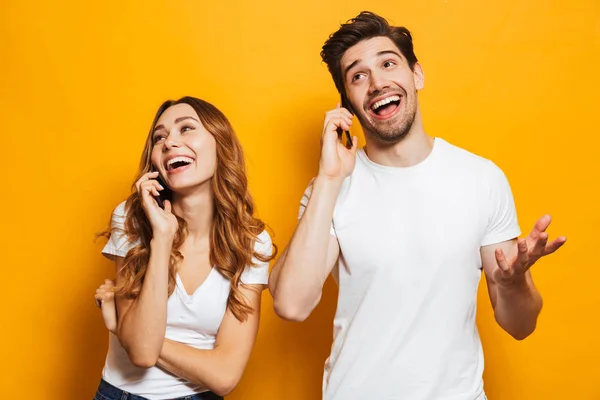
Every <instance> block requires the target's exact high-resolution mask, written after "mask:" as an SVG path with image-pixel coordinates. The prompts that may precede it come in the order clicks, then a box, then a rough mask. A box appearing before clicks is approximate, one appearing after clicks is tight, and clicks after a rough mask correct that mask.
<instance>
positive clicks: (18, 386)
mask: <svg viewBox="0 0 600 400" xmlns="http://www.w3.org/2000/svg"><path fill="white" fill-rule="evenodd" d="M362 9H370V10H372V11H375V12H378V13H380V14H382V15H383V16H386V17H387V18H388V19H390V20H391V21H393V22H395V23H396V24H398V25H406V26H407V27H408V28H409V29H411V30H412V32H413V34H414V38H415V46H416V53H417V56H418V57H419V59H420V61H421V63H422V65H423V67H424V70H425V73H426V86H425V90H423V91H422V92H421V94H420V101H421V106H422V110H423V115H424V120H425V126H426V130H427V131H428V132H429V133H430V134H431V135H434V136H441V137H444V138H445V139H447V140H448V141H450V142H452V143H454V144H456V145H458V146H461V147H464V148H466V149H468V150H470V151H473V152H475V153H478V154H480V155H482V156H484V157H486V158H490V159H492V160H494V161H495V162H496V163H497V164H498V165H499V166H500V167H501V168H503V170H504V171H505V173H506V174H507V176H508V178H509V180H510V182H511V185H512V188H513V191H514V194H515V198H516V203H517V210H518V213H519V219H520V223H521V226H522V229H523V231H524V232H528V231H529V229H530V227H531V226H532V224H533V223H534V222H535V220H536V219H537V217H539V216H541V215H542V214H543V213H551V214H552V215H553V217H554V218H555V221H554V223H553V225H552V227H551V234H552V236H555V235H558V234H564V235H567V236H568V238H569V241H568V243H567V245H566V247H565V248H564V249H562V250H561V251H560V252H559V253H558V254H556V255H555V256H553V257H549V258H548V259H546V260H543V261H542V262H540V263H539V264H538V265H536V266H535V267H534V268H533V275H534V278H535V282H536V284H537V285H538V287H539V289H540V291H541V293H542V295H543V296H544V300H545V306H544V310H543V312H542V315H541V318H540V321H539V325H538V330H537V331H536V332H535V334H534V335H533V336H532V337H530V338H529V339H527V340H526V341H524V342H516V341H514V340H512V339H511V338H510V337H509V336H508V335H507V334H505V333H503V332H502V331H501V330H500V329H499V328H498V327H497V326H496V324H495V322H494V320H493V315H492V313H491V309H490V305H489V300H488V299H487V294H486V292H485V290H484V288H483V286H482V288H481V289H482V290H480V297H479V300H480V301H479V305H480V307H479V316H478V321H479V326H480V331H481V335H482V338H483V342H484V349H485V355H486V370H485V376H484V378H485V387H486V390H487V393H488V397H489V398H490V399H491V400H520V399H523V400H525V399H527V400H534V399H540V400H541V399H545V400H547V399H557V400H558V399H560V400H563V399H564V400H567V399H568V400H570V399H577V400H587V399H600V378H599V376H600V364H599V363H598V359H599V358H600V345H599V336H600V335H599V330H598V327H599V326H600V322H599V320H600V312H599V311H598V309H599V306H600V294H599V290H598V282H599V281H600V272H599V267H600V265H599V264H600V263H599V262H598V256H597V251H598V244H597V235H598V233H597V229H598V225H599V222H600V218H599V217H598V213H599V212H598V206H599V205H600V203H599V201H598V195H599V193H598V189H599V184H598V182H599V181H600V172H599V171H600V161H599V160H598V159H599V158H600V156H599V151H598V145H599V144H600V143H599V140H598V135H599V133H600V132H599V126H600V110H599V104H600V101H599V100H600V96H599V94H598V92H599V91H600V85H599V84H600V79H599V78H598V76H599V74H600V3H599V2H598V0H573V1H558V0H550V1H549V0H521V1H515V0H505V1H495V2H488V1H479V0H463V1H456V0H419V1H404V0H402V1H399V0H393V1H378V2H377V1H368V2H367V1H357V0H349V1H346V0H336V1H322V0H320V1H315V0H307V1H302V2H297V4H290V3H288V2H285V1H273V0H266V1H257V2H250V1H191V0H183V1H164V2H158V1H153V2H149V1H114V0H111V1H96V2H88V1H72V0H69V1H63V2H60V3H55V2H41V1H40V2H37V3H36V2H31V1H22V0H21V1H16V0H4V1H2V2H1V3H0V57H1V62H0V91H1V94H0V125H1V129H0V132H1V135H2V141H1V143H2V157H1V159H2V160H1V164H2V182H1V183H0V201H1V205H0V212H1V216H0V223H1V225H2V229H1V235H2V236H1V240H0V257H1V260H2V261H1V262H2V272H3V275H4V279H3V285H2V286H3V287H2V289H1V290H0V304H1V307H2V313H1V318H2V322H1V323H2V328H1V332H2V336H1V340H2V342H1V343H2V349H1V354H2V359H1V362H0V365H1V366H0V369H1V371H0V380H1V382H0V397H1V398H2V399H13V398H20V399H21V398H36V399H58V398H64V399H91V398H92V397H93V393H94V390H95V387H96V385H97V383H98V381H99V379H100V374H101V369H102V366H103V360H104V357H105V354H106V348H107V333H106V331H105V329H104V327H103V324H102V322H101V317H100V314H99V312H98V309H97V308H96V307H95V306H94V301H93V298H92V296H93V293H94V290H95V288H96V287H97V286H98V285H99V284H100V283H101V281H102V279H103V278H105V277H108V276H112V275H113V274H114V271H113V266H112V264H111V263H110V262H108V261H106V260H104V259H103V258H102V257H101V256H100V254H99V252H100V249H101V247H102V245H103V242H96V243H94V242H93V237H94V233H95V232H97V231H99V230H101V229H103V228H104V227H105V224H106V223H107V221H108V219H109V216H110V213H111V210H112V208H113V207H114V206H115V205H116V204H118V203H119V202H120V201H121V200H123V199H124V198H125V197H126V196H127V195H128V193H129V187H130V184H131V183H132V179H133V177H134V175H135V172H136V168H137V163H138V159H139V156H140V154H141V151H142V145H143V143H144V139H145V136H146V132H147V130H148V128H149V124H150V123H151V120H152V117H153V115H154V112H155V110H156V108H157V107H158V105H159V104H160V103H161V102H162V101H163V100H165V99H167V98H178V97H180V96H182V95H187V94H189V95H193V96H197V97H201V98H204V99H207V100H209V101H211V102H212V103H213V104H215V105H216V106H217V107H219V108H220V109H221V110H222V111H223V112H224V113H225V114H226V115H227V116H228V117H229V118H230V120H231V121H232V123H233V125H234V127H235V128H236V130H237V132H238V134H239V137H240V139H241V141H242V144H243V146H244V148H245V151H246V154H247V158H248V165H249V176H250V182H251V189H252V191H253V194H254V197H255V199H256V202H257V204H258V209H259V212H260V216H261V217H262V218H263V219H264V220H265V221H266V222H267V223H268V224H269V225H270V226H271V227H272V228H273V229H274V230H275V232H276V236H275V241H276V243H278V244H279V245H280V246H281V247H282V248H283V247H284V246H285V245H286V244H287V241H288V240H289V238H290V236H291V234H292V232H293V229H294V226H295V223H296V222H295V217H296V213H297V207H298V201H299V199H300V197H301V194H302V192H303V190H304V188H305V186H306V184H307V183H308V181H309V179H310V178H311V177H312V176H313V175H314V174H315V173H316V170H317V162H318V154H319V135H320V132H321V126H322V118H323V115H324V112H325V111H326V110H328V109H330V108H333V107H334V106H335V103H336V100H337V94H336V92H335V89H334V85H333V83H332V81H331V79H330V76H329V74H328V72H327V69H326V67H325V66H324V65H322V64H321V62H320V57H319V51H320V47H321V45H322V44H323V42H324V40H325V39H326V38H327V36H328V35H329V34H330V33H331V32H333V31H334V30H335V29H337V27H338V23H339V22H341V21H344V20H346V19H348V18H350V17H352V16H354V15H356V14H357V13H358V12H359V11H361V10H362ZM354 132H355V133H357V134H358V133H360V130H359V129H358V128H355V129H354ZM361 142H362V135H361ZM335 298H336V292H335V285H334V284H332V282H328V283H327V285H326V293H325V295H324V298H323V300H322V301H321V304H320V305H319V307H318V308H317V309H316V310H315V312H314V313H313V314H312V316H311V317H310V318H309V320H308V321H307V322H305V323H303V324H293V323H287V322H283V321H281V320H279V319H278V318H277V317H276V316H275V314H274V313H273V311H272V301H271V298H270V297H269V295H268V294H267V293H266V292H265V295H264V305H263V310H262V311H263V318H262V324H261V327H260V333H259V336H258V340H257V343H256V347H255V350H254V353H253V355H252V358H251V361H250V363H249V365H248V368H247V370H246V373H245V376H244V379H243V380H242V382H241V384H240V385H239V387H238V389H237V390H236V391H235V392H234V394H232V395H231V396H230V397H229V398H230V399H232V400H235V399H244V400H251V399H261V400H262V399H278V400H279V399H286V400H287V399H289V400H296V399H298V400H299V399H318V398H319V395H320V387H321V374H322V368H323V361H324V359H325V357H326V356H327V354H328V350H329V346H330V343H331V336H332V327H331V320H332V316H333V312H334V309H335ZM390 317H392V316H390Z"/></svg>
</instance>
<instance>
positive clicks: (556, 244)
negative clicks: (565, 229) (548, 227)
mask: <svg viewBox="0 0 600 400" xmlns="http://www.w3.org/2000/svg"><path fill="white" fill-rule="evenodd" d="M566 241H567V238H566V237H564V236H559V237H558V238H556V239H554V240H553V241H552V242H551V243H549V244H548V245H546V249H545V251H544V255H547V254H552V253H554V252H555V251H556V250H558V249H560V248H561V247H562V245H563V244H565V242H566Z"/></svg>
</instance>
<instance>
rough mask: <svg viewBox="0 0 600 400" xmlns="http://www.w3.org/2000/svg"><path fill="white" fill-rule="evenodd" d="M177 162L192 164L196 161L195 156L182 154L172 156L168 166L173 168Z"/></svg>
mask: <svg viewBox="0 0 600 400" xmlns="http://www.w3.org/2000/svg"><path fill="white" fill-rule="evenodd" d="M177 162H183V163H186V164H191V163H193V162H194V159H193V158H190V157H185V156H180V157H175V158H171V159H170V160H169V161H167V168H169V169H170V168H171V166H172V165H173V164H175V163H177Z"/></svg>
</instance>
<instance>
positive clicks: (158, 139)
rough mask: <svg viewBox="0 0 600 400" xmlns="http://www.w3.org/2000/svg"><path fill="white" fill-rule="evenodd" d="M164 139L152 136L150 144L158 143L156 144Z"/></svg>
mask: <svg viewBox="0 0 600 400" xmlns="http://www.w3.org/2000/svg"><path fill="white" fill-rule="evenodd" d="M164 139H165V137H164V136H163V135H158V136H154V138H153V139H152V142H153V143H158V142H160V141H161V140H164Z"/></svg>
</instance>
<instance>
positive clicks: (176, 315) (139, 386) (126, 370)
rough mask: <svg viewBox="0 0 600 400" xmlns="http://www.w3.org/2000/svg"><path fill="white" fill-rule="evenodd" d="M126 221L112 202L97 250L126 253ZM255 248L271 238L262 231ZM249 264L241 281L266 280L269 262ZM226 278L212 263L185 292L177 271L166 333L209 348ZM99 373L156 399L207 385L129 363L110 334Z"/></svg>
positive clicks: (267, 250)
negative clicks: (203, 276)
mask: <svg viewBox="0 0 600 400" xmlns="http://www.w3.org/2000/svg"><path fill="white" fill-rule="evenodd" d="M124 221H125V203H124V202H123V203H121V204H119V205H118V206H117V208H116V209H115V211H114V212H113V216H112V223H111V225H112V228H117V230H113V231H112V233H111V236H110V239H109V241H108V243H107V244H106V246H105V247H104V249H103V250H102V254H104V255H105V256H106V257H108V258H110V259H114V257H115V256H118V257H125V256H126V255H127V252H128V251H129V250H130V249H131V248H133V247H135V246H136V245H137V243H131V242H129V241H128V239H127V236H126V235H125V234H124V233H122V229H123V226H124ZM254 250H255V251H256V252H257V253H259V254H264V255H270V254H271V252H272V243H271V238H270V236H269V234H268V233H267V232H266V231H263V232H262V233H261V234H260V235H259V236H258V240H257V241H256V243H255V245H254ZM253 263H254V265H253V266H248V267H246V270H245V271H244V272H243V273H242V277H241V282H242V283H243V284H267V283H268V276H269V263H268V262H262V261H259V260H257V259H253ZM229 291H230V281H229V279H227V278H226V277H225V276H223V275H221V273H219V271H218V270H217V269H216V268H213V269H212V270H211V271H210V273H209V275H208V277H207V278H206V280H205V281H204V282H203V283H202V285H200V286H199V287H198V288H197V289H196V291H195V292H194V293H193V294H192V295H189V294H188V293H187V292H186V290H185V288H184V286H183V283H182V282H181V279H180V277H179V275H177V282H176V287H175V291H174V292H173V294H171V296H170V297H169V299H168V302H167V330H166V335H165V337H166V338H167V339H170V340H173V341H177V342H180V343H184V344H187V345H189V346H192V347H195V348H197V349H212V348H214V344H215V339H216V336H217V332H218V330H219V326H220V325H221V321H222V320H223V317H224V316H225V311H226V309H227V298H228V296H229ZM102 378H103V379H104V380H105V381H106V382H108V383H110V384H111V385H113V386H116V387H117V388H119V389H121V390H124V391H126V392H129V393H132V394H136V395H139V396H143V397H147V398H148V399H150V400H160V399H166V398H173V397H182V396H187V395H191V394H194V393H200V392H205V391H207V390H208V389H207V388H206V387H204V386H201V385H196V384H194V383H190V382H188V381H186V380H185V379H181V378H179V377H177V376H175V375H173V374H171V373H169V372H167V371H165V370H163V369H161V368H160V367H151V368H139V367H136V366H135V365H133V364H132V363H131V361H130V360H129V356H128V354H127V352H126V351H125V350H124V349H123V347H122V346H121V343H120V342H119V339H118V338H117V336H115V335H113V334H112V333H111V334H110V341H109V348H108V354H107V356H106V364H105V366H104V370H103V371H102Z"/></svg>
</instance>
